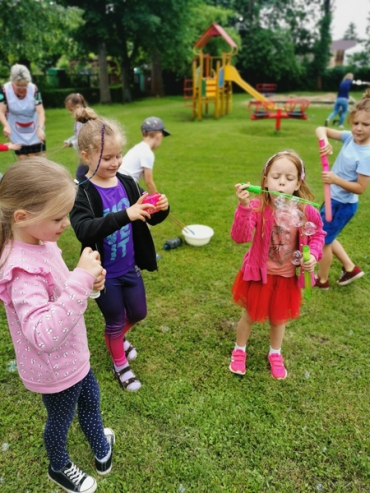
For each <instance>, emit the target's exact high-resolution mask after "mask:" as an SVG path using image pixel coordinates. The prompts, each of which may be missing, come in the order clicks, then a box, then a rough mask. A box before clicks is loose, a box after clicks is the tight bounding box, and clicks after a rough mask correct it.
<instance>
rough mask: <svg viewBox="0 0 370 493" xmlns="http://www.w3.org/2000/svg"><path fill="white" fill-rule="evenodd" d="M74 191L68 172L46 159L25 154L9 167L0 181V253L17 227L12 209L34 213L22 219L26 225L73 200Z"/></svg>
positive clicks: (10, 239) (61, 208)
mask: <svg viewBox="0 0 370 493" xmlns="http://www.w3.org/2000/svg"><path fill="white" fill-rule="evenodd" d="M76 191H77V187H76V185H75V183H74V182H73V178H72V176H71V174H70V173H69V171H68V170H67V169H66V168H64V167H63V166H61V165H60V164H57V163H54V162H53V161H49V160H48V159H46V158H43V157H39V156H35V157H29V158H26V159H23V160H22V161H18V162H16V163H14V164H13V165H12V166H10V167H9V168H8V169H7V170H6V172H5V173H4V176H3V178H2V180H1V181H0V221H1V226H0V256H1V255H2V253H3V250H4V246H5V244H6V243H7V242H9V241H12V240H13V229H14V228H16V227H18V226H19V223H15V222H14V213H15V211H16V210H19V209H22V210H25V211H27V212H31V213H33V214H35V216H34V217H33V218H31V219H29V220H27V221H23V222H22V226H26V225H28V224H32V223H35V222H38V221H40V220H42V219H45V218H46V217H49V216H53V215H54V214H57V213H58V212H59V211H61V210H63V209H65V207H67V206H68V205H69V204H70V203H71V201H74V199H75V196H76ZM3 264H4V261H3V262H2V263H1V265H3Z"/></svg>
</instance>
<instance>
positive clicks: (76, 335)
mask: <svg viewBox="0 0 370 493" xmlns="http://www.w3.org/2000/svg"><path fill="white" fill-rule="evenodd" d="M25 169H27V173H25ZM75 196H76V186H75V184H74V183H73V179H72V177H71V175H70V174H69V172H68V171H67V170H66V169H65V168H63V167H62V166H60V165H58V164H56V163H52V162H50V161H48V160H47V159H45V158H42V157H32V158H28V159H27V160H22V161H19V162H17V163H15V164H13V165H12V166H11V167H10V168H8V170H7V171H6V172H5V174H4V177H3V179H2V180H1V182H0V218H1V228H0V299H1V300H2V301H3V302H4V306H5V311H6V316H7V319H8V325H9V330H10V334H11V337H12V340H13V345H14V350H15V356H16V360H17V367H18V373H19V376H20V378H21V379H22V381H23V384H24V386H25V387H26V389H28V390H30V391H31V392H37V393H39V394H41V397H42V401H43V403H44V405H45V408H46V411H47V421H46V425H45V429H44V442H45V448H46V451H47V454H48V458H49V469H48V476H49V478H50V479H51V480H53V481H54V482H55V483H57V484H58V486H59V487H61V488H62V489H63V490H65V491H68V492H71V493H72V492H79V493H93V492H94V491H95V490H96V488H97V482H96V480H95V479H94V478H93V477H91V476H89V475H87V474H86V473H85V472H83V471H82V470H81V469H79V468H78V467H77V466H76V465H75V464H74V463H73V462H72V461H71V459H70V458H69V455H68V452H67V433H68V430H69V427H70V425H71V423H72V420H73V417H74V415H75V412H76V407H77V408H78V420H79V423H80V426H81V429H82V430H83V432H84V434H85V436H86V438H87V440H88V442H89V444H90V446H91V448H92V450H93V452H94V455H95V467H96V471H97V473H98V474H100V475H104V474H107V473H108V472H110V470H111V467H112V453H113V444H114V440H115V437H114V433H113V431H112V430H111V429H110V428H103V424H102V419H101V415H100V394H99V386H98V383H97V381H96V379H95V377H94V374H93V373H92V371H91V368H90V352H89V348H88V345H87V334H86V326H85V322H84V312H85V310H86V307H87V301H88V298H89V295H90V293H91V290H92V289H93V288H94V289H96V290H101V289H103V287H104V281H105V270H104V269H103V267H102V265H101V262H100V257H99V253H98V252H96V251H95V252H94V251H93V250H92V249H91V248H85V249H84V251H83V252H82V255H81V258H80V260H79V262H78V264H77V267H76V268H75V269H74V270H73V271H72V272H70V271H69V270H68V268H67V266H66V264H65V263H64V261H63V259H62V256H61V251H60V249H59V248H58V246H57V243H56V242H57V240H58V239H59V236H60V235H61V233H62V232H63V231H64V229H65V228H66V227H67V226H69V224H70V223H69V220H68V214H69V211H70V210H71V209H72V206H73V203H74V200H75Z"/></svg>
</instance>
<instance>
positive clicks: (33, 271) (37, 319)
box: [0, 241, 95, 394]
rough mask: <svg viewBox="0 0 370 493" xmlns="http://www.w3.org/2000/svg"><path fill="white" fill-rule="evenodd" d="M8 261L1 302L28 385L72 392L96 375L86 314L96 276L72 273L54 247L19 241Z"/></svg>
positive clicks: (36, 389) (79, 271) (46, 391)
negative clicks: (91, 359) (84, 380)
mask: <svg viewBox="0 0 370 493" xmlns="http://www.w3.org/2000/svg"><path fill="white" fill-rule="evenodd" d="M9 250H10V253H9ZM8 254H9V256H8ZM7 256H8V257H7ZM2 258H3V259H5V258H7V260H6V263H5V265H4V266H3V267H1V271H0V299H1V300H2V301H3V302H4V305H5V310H6V316H7V319H8V325H9V330H10V334H11V336H12V340H13V345H14V350H15V356H16V359H17V367H18V373H19V376H20V377H21V379H22V381H23V383H24V386H25V387H26V388H27V389H28V390H31V391H32V392H38V393H41V394H52V393H56V392H61V391H62V390H65V389H68V388H69V387H71V386H72V385H75V384H76V383H78V382H79V381H80V380H82V379H83V378H84V377H85V376H86V375H87V373H88V372H89V370H90V352H89V348H88V345H87V335H86V326H85V321H84V312H85V310H86V307H87V300H88V297H89V294H90V292H91V289H92V287H93V284H94V282H95V277H94V276H93V275H92V274H90V273H89V272H87V271H85V270H83V269H78V268H76V269H74V271H72V272H69V270H68V268H67V266H66V264H65V263H64V261H63V259H62V255H61V251H60V249H59V247H58V246H57V244H56V243H54V242H50V243H48V242H46V243H44V244H43V245H30V244H27V243H22V242H19V241H14V243H13V246H12V248H11V249H9V247H8V248H5V250H4V253H3V256H2Z"/></svg>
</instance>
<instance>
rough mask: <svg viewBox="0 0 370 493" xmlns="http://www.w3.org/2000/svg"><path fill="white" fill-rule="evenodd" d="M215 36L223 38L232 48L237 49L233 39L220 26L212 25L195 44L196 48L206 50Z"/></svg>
mask: <svg viewBox="0 0 370 493" xmlns="http://www.w3.org/2000/svg"><path fill="white" fill-rule="evenodd" d="M213 36H221V37H222V38H223V39H224V40H225V41H226V43H227V44H228V45H229V46H231V48H237V46H236V44H235V42H234V41H233V40H232V38H231V37H230V36H229V35H228V34H227V33H226V32H225V31H224V30H223V28H222V27H221V26H219V25H218V24H211V25H210V26H209V28H208V29H207V30H206V31H204V33H203V34H202V36H201V37H200V38H199V39H198V41H197V42H196V43H195V45H194V48H200V49H202V48H204V47H205V45H206V44H207V43H208V41H209V40H210V38H212V37H213Z"/></svg>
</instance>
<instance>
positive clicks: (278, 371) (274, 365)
mask: <svg viewBox="0 0 370 493" xmlns="http://www.w3.org/2000/svg"><path fill="white" fill-rule="evenodd" d="M268 360H269V362H270V366H271V376H272V378H276V380H284V378H286V377H287V375H288V372H287V371H286V369H285V366H284V358H283V357H282V356H281V354H276V353H273V354H269V355H268Z"/></svg>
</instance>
